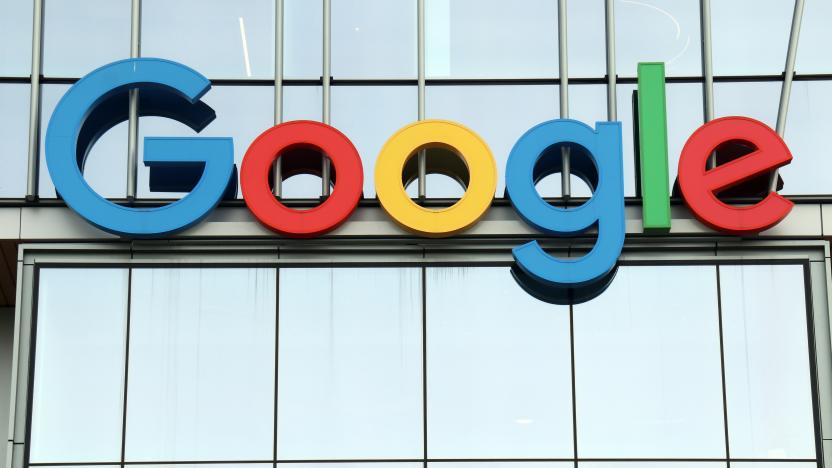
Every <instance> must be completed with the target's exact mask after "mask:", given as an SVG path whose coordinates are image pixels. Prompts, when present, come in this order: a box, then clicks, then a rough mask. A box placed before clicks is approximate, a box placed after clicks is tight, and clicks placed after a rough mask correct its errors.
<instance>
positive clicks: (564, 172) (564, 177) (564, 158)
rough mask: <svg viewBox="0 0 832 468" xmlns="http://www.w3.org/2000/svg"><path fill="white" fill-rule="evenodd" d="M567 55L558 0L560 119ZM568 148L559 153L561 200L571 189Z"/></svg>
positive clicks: (565, 102)
mask: <svg viewBox="0 0 832 468" xmlns="http://www.w3.org/2000/svg"><path fill="white" fill-rule="evenodd" d="M568 61H569V55H568V53H567V49H566V0H558V74H559V76H560V118H562V119H566V118H569V70H568ZM569 162H570V161H569V147H566V146H564V147H563V150H562V153H561V173H560V180H561V182H560V184H561V193H562V195H563V198H565V199H566V198H569V196H570V193H571V189H570V185H569V182H570V181H569V176H570V174H571V172H572V171H571V169H570V166H569Z"/></svg>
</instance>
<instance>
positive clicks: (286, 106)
mask: <svg viewBox="0 0 832 468" xmlns="http://www.w3.org/2000/svg"><path fill="white" fill-rule="evenodd" d="M335 89H336V88H333V89H332V91H333V94H336V93H335ZM359 108H360V107H359ZM355 110H356V109H355V108H353V109H351V110H350V111H349V112H355ZM386 110H388V111H393V110H394V109H393V108H389V109H386ZM322 112H323V90H322V88H321V86H284V87H283V121H284V122H288V121H291V120H315V121H318V122H320V121H321V120H322V119H321V113H322ZM332 113H333V114H334V115H336V116H337V115H338V113H339V112H338V106H334V108H333V109H332ZM348 136H349V135H348ZM350 139H351V140H352V137H351V136H350ZM352 141H353V142H355V140H352ZM358 150H359V151H361V148H360V147H358ZM361 156H362V159H363V158H364V154H363V153H361ZM364 177H368V173H367V168H366V167H365V170H364ZM320 196H321V178H320V177H318V176H315V175H310V174H296V175H293V176H292V177H289V178H288V179H286V180H284V181H283V184H282V185H281V198H318V197H320ZM365 196H366V193H365Z"/></svg>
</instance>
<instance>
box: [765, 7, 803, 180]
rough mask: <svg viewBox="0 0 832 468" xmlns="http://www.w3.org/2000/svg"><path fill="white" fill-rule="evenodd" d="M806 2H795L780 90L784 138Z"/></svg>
mask: <svg viewBox="0 0 832 468" xmlns="http://www.w3.org/2000/svg"><path fill="white" fill-rule="evenodd" d="M804 6H805V1H804V0H795V2H794V14H793V15H792V28H791V32H790V33H789V50H788V51H787V52H786V67H785V70H784V75H783V86H782V87H781V88H780V106H779V107H778V108H777V126H776V130H777V134H778V135H780V137H781V138H782V137H783V136H784V135H785V134H786V117H788V114H789V98H790V97H791V94H792V80H793V79H794V62H795V59H796V58H797V43H798V40H799V39H800V26H801V23H803V7H804ZM779 174H780V170H779V169H775V170H774V172H772V174H771V180H770V182H769V191H771V192H776V191H777V180H778V179H779Z"/></svg>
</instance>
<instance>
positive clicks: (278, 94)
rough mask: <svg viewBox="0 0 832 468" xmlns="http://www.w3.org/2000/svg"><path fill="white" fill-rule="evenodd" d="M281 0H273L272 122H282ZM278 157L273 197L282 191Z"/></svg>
mask: <svg viewBox="0 0 832 468" xmlns="http://www.w3.org/2000/svg"><path fill="white" fill-rule="evenodd" d="M283 3H284V2H283V0H275V12H274V124H275V125H277V124H279V123H281V122H283ZM282 166H283V165H282V163H281V161H280V158H278V159H277V160H276V161H275V162H274V187H273V189H272V190H273V193H274V196H275V197H278V198H280V196H281V193H282V191H283V171H282Z"/></svg>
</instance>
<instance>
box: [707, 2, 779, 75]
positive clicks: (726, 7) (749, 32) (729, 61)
mask: <svg viewBox="0 0 832 468" xmlns="http://www.w3.org/2000/svg"><path fill="white" fill-rule="evenodd" d="M793 10H794V2H792V1H784V0H713V1H712V2H711V34H712V36H713V52H712V53H713V67H714V75H780V74H782V73H783V67H784V65H785V63H786V50H787V49H788V45H789V30H790V28H791V24H792V13H793Z"/></svg>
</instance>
